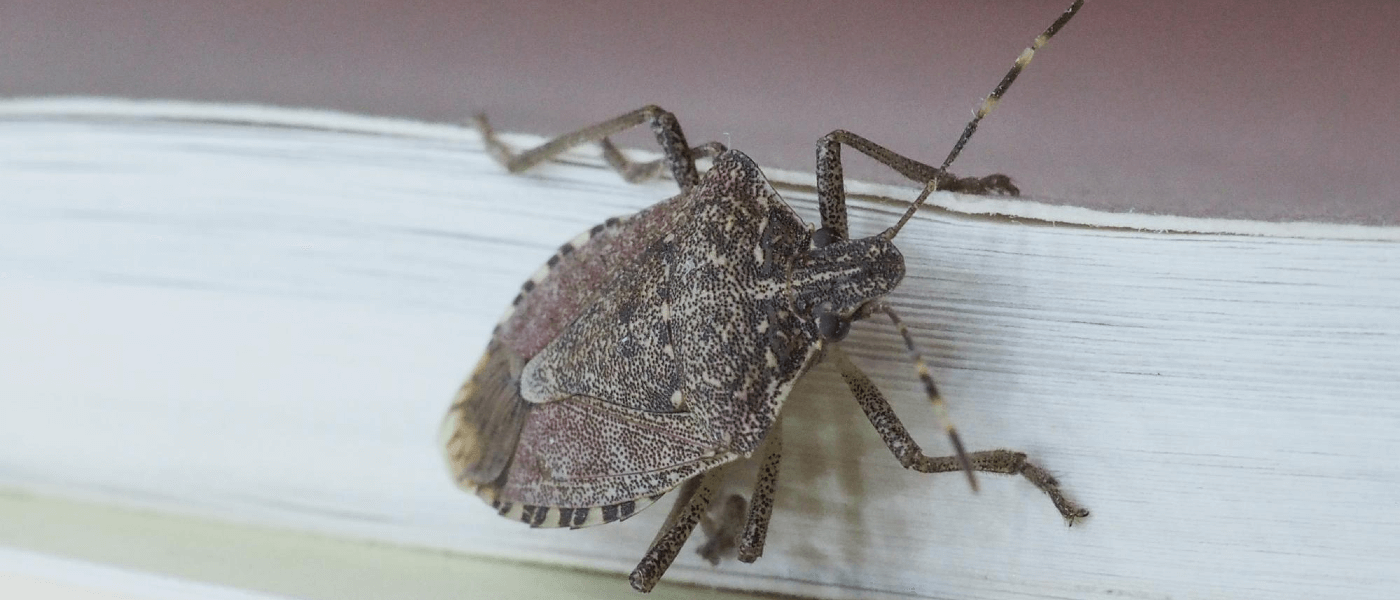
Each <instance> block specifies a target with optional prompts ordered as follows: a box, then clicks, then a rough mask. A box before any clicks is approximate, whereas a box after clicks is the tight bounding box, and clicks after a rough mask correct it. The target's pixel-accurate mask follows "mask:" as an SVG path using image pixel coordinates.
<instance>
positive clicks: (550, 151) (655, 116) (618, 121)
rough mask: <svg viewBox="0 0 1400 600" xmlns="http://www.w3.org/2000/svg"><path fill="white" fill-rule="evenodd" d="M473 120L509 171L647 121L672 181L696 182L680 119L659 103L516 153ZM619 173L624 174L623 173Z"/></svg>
mask: <svg viewBox="0 0 1400 600" xmlns="http://www.w3.org/2000/svg"><path fill="white" fill-rule="evenodd" d="M474 122H475V124H476V128H477V130H479V131H480V132H481V136H482V139H483V141H484V142H485V143H486V149H487V151H488V152H490V153H491V156H492V157H494V158H495V159H496V161H497V162H500V163H501V164H503V165H505V166H506V168H507V169H509V170H510V172H512V173H519V172H521V171H524V170H526V169H529V168H531V167H533V166H535V165H538V164H540V163H542V162H544V161H546V160H549V159H551V158H553V157H555V156H557V155H559V154H561V153H563V152H564V151H566V150H568V149H570V148H573V147H574V146H578V145H581V144H587V143H590V142H600V141H602V140H604V139H605V138H607V137H608V136H610V135H614V134H616V133H619V132H622V131H625V130H627V129H631V128H633V127H636V126H638V125H641V124H643V123H647V124H649V125H650V126H651V131H652V133H654V134H655V135H656V141H657V143H658V144H660V145H661V152H662V153H663V154H664V155H665V158H664V159H663V160H664V162H665V164H666V166H667V167H669V168H670V170H671V176H672V177H673V178H674V179H675V180H676V183H678V184H680V186H681V190H689V189H690V188H691V187H693V186H695V184H697V183H699V181H700V174H699V171H697V170H696V168H695V157H694V156H693V155H692V153H691V148H690V146H689V145H688V144H687V143H686V141H685V134H684V133H682V132H681V125H680V122H678V121H677V120H676V115H673V114H671V113H670V112H668V111H666V110H663V109H662V108H661V107H659V106H655V105H647V106H643V107H642V108H639V109H637V110H634V111H632V112H629V113H627V114H625V115H622V116H619V117H615V118H612V119H608V120H607V121H603V122H602V123H598V124H596V125H590V126H588V127H584V128H583V129H580V130H578V131H574V132H572V133H566V134H564V135H561V136H559V137H557V138H554V139H552V140H550V141H548V142H545V143H544V144H541V145H539V146H536V147H534V148H531V149H529V150H526V151H524V152H521V153H519V154H517V153H515V152H513V151H512V150H511V149H510V148H509V147H507V146H506V145H505V144H503V143H501V141H500V140H498V139H496V136H495V133H494V131H493V130H492V129H491V124H490V123H489V122H487V120H486V116H485V115H480V114H479V115H477V116H476V117H475V119H474ZM708 146H710V145H709V144H707V145H706V147H708ZM614 150H616V148H614ZM623 175H624V176H626V173H624V174H623Z"/></svg>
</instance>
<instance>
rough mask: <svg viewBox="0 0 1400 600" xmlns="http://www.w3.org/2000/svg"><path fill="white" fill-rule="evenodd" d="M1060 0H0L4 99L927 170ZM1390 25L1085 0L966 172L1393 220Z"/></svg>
mask: <svg viewBox="0 0 1400 600" xmlns="http://www.w3.org/2000/svg"><path fill="white" fill-rule="evenodd" d="M755 4H758V3H755ZM1067 4H1068V2H1066V1H1061V0H1054V1H1046V2H973V1H970V0H963V1H957V2H948V3H935V2H895V1H884V0H881V1H874V2H818V3H811V2H776V3H761V4H759V5H758V6H750V3H745V2H735V1H732V0H724V1H716V2H707V3H700V2H675V3H667V4H665V5H663V6H654V5H653V4H646V3H640V2H638V3H632V2H620V1H611V2H570V3H563V2H559V3H551V2H539V1H530V2H522V1H506V0H485V1H480V2H471V3H467V2H445V1H441V0H440V1H438V2H420V3H401V2H374V1H369V0H351V1H346V2H291V1H274V0H257V1H253V2H241V3H232V2H218V3H215V2H158V1H129V2H120V3H115V2H114V3H102V4H101V5H99V4H98V3H87V2H61V1H31V0H4V1H3V2H0V95H5V96H30V95H42V94H96V95H115V96H129V97H139V98H146V97H149V98H182V99H197V100H221V101H233V102H259V103H272V104H283V105H299V106H317V107H329V108H336V109H343V110H349V111H356V112H366V113H375V114H384V115H405V116H411V117H418V118H423V119H430V120H449V121H456V120H462V119H463V118H464V117H465V116H466V115H468V114H469V113H470V112H472V111H474V110H477V109H484V110H487V111H489V113H490V114H491V116H492V118H493V121H494V122H495V123H496V124H497V125H498V127H500V128H501V129H504V130H515V131H530V132H535V133H542V134H548V133H559V132H563V131H565V130H568V129H570V128H573V127H577V126H580V125H583V124H587V123H591V122H594V121H597V120H599V119H602V118H605V117H609V116H612V115H615V114H617V113H621V112H623V111H625V110H628V109H631V108H635V107H637V106H640V105H642V104H645V103H657V104H661V105H662V106H665V107H667V108H669V109H671V110H673V111H674V112H676V113H677V114H678V115H679V116H680V118H681V122H682V124H684V125H685V126H686V129H687V132H688V133H689V135H690V137H691V138H692V139H694V140H704V139H720V140H724V139H726V135H725V134H729V135H728V137H727V139H729V140H731V141H732V143H733V145H734V146H736V147H739V148H742V149H744V150H746V151H747V152H748V153H749V154H750V155H752V156H754V157H755V158H756V159H757V160H759V161H760V162H763V163H765V164H770V165H776V166H783V167H790V168H796V169H804V170H810V169H811V164H812V142H813V141H815V140H816V138H817V137H819V136H821V135H822V134H824V133H826V132H827V131H830V130H831V129H834V128H838V127H840V128H845V129H849V130H852V131H855V132H858V133H861V134H863V135H866V136H867V137H870V138H872V139H874V140H876V141H879V142H882V143H885V144H887V145H889V146H891V147H893V148H894V149H896V150H900V151H904V152H906V153H908V154H910V155H912V156H914V157H918V158H922V159H924V160H928V161H933V162H937V161H938V160H941V158H942V157H943V155H944V154H945V153H946V152H947V150H948V148H949V147H950V146H951V144H952V142H953V141H954V139H955V138H956V136H957V134H958V132H959V131H960V129H961V127H962V124H963V123H964V122H965V121H966V119H967V118H968V116H969V115H970V112H971V110H972V108H973V107H974V106H976V104H977V101H978V99H979V98H980V97H981V96H982V95H984V94H985V93H986V92H987V91H989V90H990V88H991V86H992V85H993V84H994V83H995V82H996V81H997V80H998V79H999V78H1000V77H1001V74H1002V73H1003V71H1004V70H1005V69H1006V68H1007V67H1008V66H1010V64H1011V61H1012V60H1013V59H1014V58H1015V56H1016V55H1017V53H1019V51H1020V49H1021V48H1022V47H1024V46H1025V45H1026V44H1027V43H1028V42H1029V41H1030V39H1031V38H1032V37H1034V36H1035V35H1036V34H1037V33H1039V31H1040V30H1041V29H1042V28H1044V27H1045V26H1046V25H1047V24H1049V22H1050V21H1051V20H1053V19H1054V18H1055V16H1056V15H1057V14H1058V13H1059V12H1060V11H1061V10H1062V9H1063V8H1064V7H1065V5H1067ZM1397 23H1400V3H1396V2H1389V1H1375V2H1348V3H1317V2H1302V1H1288V2H1272V1H1263V0H1251V1H1241V2H1231V3H1220V2H1206V1H1200V0H1192V1H1187V2H1145V1H1122V2H1110V1H1094V0H1090V2H1089V3H1088V5H1087V6H1085V8H1084V10H1083V11H1082V12H1081V13H1080V15H1079V16H1078V17H1077V18H1076V19H1075V21H1073V22H1072V23H1070V25H1069V26H1067V27H1066V28H1065V30H1064V31H1063V32H1062V34H1061V36H1060V37H1057V38H1056V39H1055V41H1054V42H1053V43H1051V44H1050V46H1049V47H1048V48H1047V49H1046V51H1045V52H1043V53H1041V54H1039V55H1038V56H1037V58H1036V61H1035V63H1034V64H1033V65H1032V66H1031V67H1030V68H1029V69H1028V70H1027V72H1026V74H1025V75H1024V76H1023V77H1022V78H1021V80H1020V82H1018V84H1017V87H1015V88H1013V89H1012V91H1011V93H1010V94H1008V98H1007V100H1006V101H1005V102H1004V103H1003V104H1002V105H1001V107H1000V108H999V109H998V111H997V112H996V113H994V114H993V115H992V116H991V117H989V118H988V120H987V122H986V124H985V125H984V126H983V128H982V130H981V131H980V133H979V134H978V137H977V138H976V139H975V140H974V141H973V143H972V145H971V146H970V147H969V150H968V151H967V153H966V154H965V155H964V159H963V160H962V161H960V163H959V166H960V167H961V171H964V172H967V173H968V174H971V173H982V172H987V171H994V170H995V171H1004V172H1007V173H1009V174H1011V175H1012V176H1013V177H1015V178H1016V180H1017V182H1018V183H1019V184H1020V185H1021V187H1022V189H1023V190H1026V192H1027V193H1028V194H1030V195H1032V196H1035V197H1038V198H1042V199H1047V200H1050V201H1057V202H1065V203H1071V204H1078V205H1083V206H1090V207H1095V208H1106V209H1111V210H1135V211H1150V212H1164V213H1176V214H1186V215H1197V216H1225V217H1250V218H1264V219H1277V220H1292V219H1307V220H1320V221H1336V222H1353V223H1369V224H1397V223H1400V160H1397V159H1398V158H1400V141H1397V140H1400V124H1397V119H1396V116H1395V115H1397V114H1400V36H1396V35H1395V32H1394V27H1395V25H1396V24H1397ZM627 141H628V142H629V143H633V144H644V143H646V141H647V140H646V139H645V138H644V137H635V138H630V139H628V140H627ZM849 171H850V172H853V173H854V174H855V175H856V176H858V177H862V178H867V179H871V178H877V179H878V178H884V179H888V177H887V176H886V175H885V174H884V172H882V171H881V170H880V169H877V168H876V167H874V166H873V165H872V164H870V163H863V164H855V165H853V166H852V167H851V168H850V169H849Z"/></svg>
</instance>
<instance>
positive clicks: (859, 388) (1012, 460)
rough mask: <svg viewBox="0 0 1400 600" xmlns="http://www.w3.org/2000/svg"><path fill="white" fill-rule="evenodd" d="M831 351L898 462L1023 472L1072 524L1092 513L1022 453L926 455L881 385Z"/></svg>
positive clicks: (934, 468)
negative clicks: (884, 394) (961, 455)
mask: <svg viewBox="0 0 1400 600" xmlns="http://www.w3.org/2000/svg"><path fill="white" fill-rule="evenodd" d="M831 350H832V352H831V354H832V355H833V358H835V360H836V362H837V367H838V368H839V369H840V370H841V378H842V379H845V380H846V384H847V386H849V387H850V388H851V393H852V394H854V395H855V397H856V401H857V402H859V403H860V408H861V410H863V411H865V416H866V418H868V419H870V424H871V425H874V426H875V431H876V432H877V433H879V434H880V439H882V440H884V442H885V446H887V447H889V449H890V452H891V453H893V454H894V456H895V458H898V459H899V464H901V465H904V468H906V469H912V470H915V471H918V472H920V473H951V472H954V471H962V470H964V469H969V468H970V469H971V470H972V471H978V472H983V473H1001V474H1003V475H1020V476H1022V477H1025V478H1026V479H1027V480H1028V481H1030V482H1031V484H1033V485H1035V487H1036V488H1038V489H1039V490H1040V491H1042V492H1045V494H1046V495H1048V496H1050V502H1052V503H1053V504H1054V505H1055V509H1056V510H1058V511H1060V516H1062V517H1064V518H1065V521H1067V522H1068V523H1069V524H1070V525H1074V523H1075V521H1076V520H1078V519H1082V518H1084V517H1087V516H1089V510H1088V509H1086V508H1084V507H1082V506H1079V505H1078V504H1075V503H1074V502H1073V501H1071V500H1070V499H1068V498H1066V497H1065V495H1064V493H1062V492H1061V491H1060V484H1059V482H1058V481H1056V480H1055V478H1054V477H1051V476H1050V473H1049V472H1047V471H1046V470H1045V469H1042V468H1040V467H1039V466H1036V465H1035V464H1032V463H1031V462H1030V461H1027V460H1026V455H1025V454H1024V453H1022V452H1014V451H1011V450H989V451H984V452H971V453H968V454H967V455H966V457H965V458H963V457H959V456H936V457H931V456H926V455H924V452H923V449H921V448H919V444H918V443H917V442H915V441H914V438H913V436H910V435H909V430H907V429H905V428H904V424H903V423H901V422H900V420H899V417H898V416H897V415H895V413H894V409H893V408H891V407H890V404H889V402H888V401H886V400H885V397H884V396H883V395H882V394H881V393H880V390H879V388H877V387H875V383H874V382H873V381H871V380H870V378H869V377H868V376H866V375H865V373H864V372H862V371H861V370H860V368H858V367H856V366H855V364H854V363H852V362H851V361H850V359H849V358H847V357H846V354H845V353H844V352H841V351H840V349H839V348H837V347H835V346H833V347H832V348H831Z"/></svg>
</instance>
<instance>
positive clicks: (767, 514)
mask: <svg viewBox="0 0 1400 600" xmlns="http://www.w3.org/2000/svg"><path fill="white" fill-rule="evenodd" d="M781 425H782V420H781V419H780V420H778V421H775V422H774V423H773V428H772V429H770V430H768V438H767V439H765V440H764V442H763V445H764V454H763V465H762V466H760V467H759V468H758V481H756V482H754V486H753V494H752V496H751V497H750V498H749V519H748V524H746V525H745V526H744V533H743V534H742V535H741V536H740V537H739V560H740V561H741V562H746V563H751V562H753V561H755V560H758V557H760V556H763V544H764V542H766V541H767V540H768V521H769V519H770V518H771V517H772V516H773V493H774V492H775V491H776V490H777V488H778V464H779V463H780V462H781V461H782V458H783V430H782V427H781Z"/></svg>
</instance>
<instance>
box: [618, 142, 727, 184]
mask: <svg viewBox="0 0 1400 600" xmlns="http://www.w3.org/2000/svg"><path fill="white" fill-rule="evenodd" d="M598 145H599V146H601V147H602V148H603V160H606V161H608V166H610V167H612V168H613V170H614V171H617V173H618V174H619V175H622V179H623V180H624V181H626V182H627V183H642V182H644V181H649V180H652V179H655V178H657V177H658V176H660V175H661V170H662V169H663V168H664V167H665V166H666V159H664V158H663V159H660V160H652V161H647V162H632V161H631V160H628V159H627V157H626V156H625V155H623V154H622V151H621V150H618V149H617V146H614V145H613V143H612V140H611V139H608V138H603V139H601V140H599V141H598ZM725 150H726V148H725V147H724V144H721V143H719V142H710V143H708V144H704V145H700V146H696V147H694V148H691V149H690V157H691V158H693V159H696V160H699V159H702V158H714V157H716V156H719V155H720V153H722V152H724V151H725Z"/></svg>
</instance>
